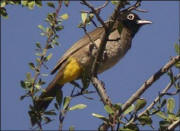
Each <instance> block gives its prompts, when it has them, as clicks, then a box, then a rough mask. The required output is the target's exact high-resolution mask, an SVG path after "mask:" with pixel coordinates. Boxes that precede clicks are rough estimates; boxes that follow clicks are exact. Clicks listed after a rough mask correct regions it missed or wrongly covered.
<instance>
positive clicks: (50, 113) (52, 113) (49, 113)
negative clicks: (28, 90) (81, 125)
mask: <svg viewBox="0 0 180 131" xmlns="http://www.w3.org/2000/svg"><path fill="white" fill-rule="evenodd" d="M44 114H45V115H51V116H52V115H56V112H54V110H50V111H46V112H44Z"/></svg>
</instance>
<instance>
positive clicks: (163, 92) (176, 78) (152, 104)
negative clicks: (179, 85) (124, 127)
mask: <svg viewBox="0 0 180 131" xmlns="http://www.w3.org/2000/svg"><path fill="white" fill-rule="evenodd" d="M179 78H180V74H178V75H177V76H176V77H174V81H171V82H170V83H169V84H168V85H167V86H166V88H164V90H163V91H162V92H161V93H160V96H158V97H156V98H155V100H154V101H153V102H152V103H151V104H150V105H149V106H148V107H147V108H146V109H145V110H144V111H143V112H141V113H140V114H139V115H138V117H140V116H142V115H143V114H145V113H146V112H147V111H149V110H151V109H152V108H153V106H154V105H155V104H156V103H157V102H158V101H159V99H160V97H162V96H163V95H165V94H166V92H167V91H168V90H169V89H170V88H171V86H172V85H173V84H174V82H175V81H176V80H178V79H179Z"/></svg>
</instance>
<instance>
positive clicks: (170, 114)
mask: <svg viewBox="0 0 180 131" xmlns="http://www.w3.org/2000/svg"><path fill="white" fill-rule="evenodd" d="M168 119H169V120H170V121H177V120H179V119H180V118H179V117H177V116H176V115H175V114H174V113H168Z"/></svg>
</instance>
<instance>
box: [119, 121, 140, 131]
mask: <svg viewBox="0 0 180 131" xmlns="http://www.w3.org/2000/svg"><path fill="white" fill-rule="evenodd" d="M124 128H125V129H126V131H139V128H138V126H137V125H136V124H133V123H131V124H129V125H128V126H126V127H124ZM121 131H122V130H121Z"/></svg>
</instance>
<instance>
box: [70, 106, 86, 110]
mask: <svg viewBox="0 0 180 131" xmlns="http://www.w3.org/2000/svg"><path fill="white" fill-rule="evenodd" d="M86 107H87V105H84V104H77V105H75V106H72V107H70V108H69V110H70V111H73V110H77V109H84V108H86Z"/></svg>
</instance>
